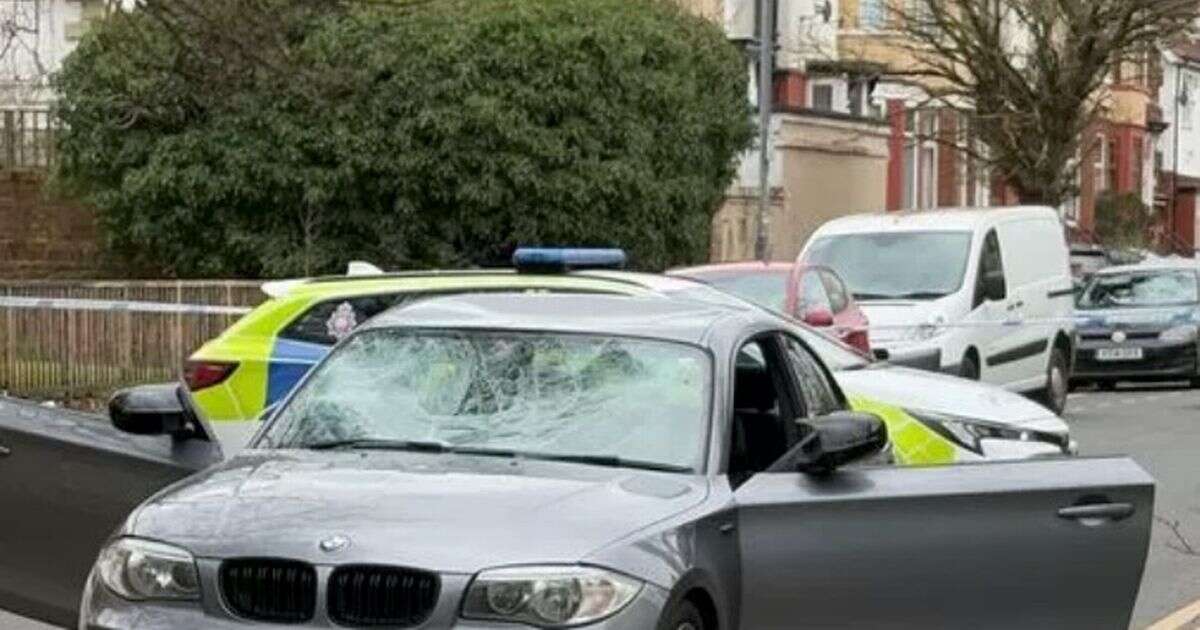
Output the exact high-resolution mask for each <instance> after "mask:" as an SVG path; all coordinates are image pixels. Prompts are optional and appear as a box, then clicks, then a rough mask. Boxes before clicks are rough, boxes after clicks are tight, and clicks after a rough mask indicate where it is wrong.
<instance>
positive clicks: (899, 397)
mask: <svg viewBox="0 0 1200 630" xmlns="http://www.w3.org/2000/svg"><path fill="white" fill-rule="evenodd" d="M837 380H838V383H839V384H840V385H841V386H842V389H844V390H845V391H846V393H847V394H848V395H854V396H862V397H864V398H869V399H871V400H873V401H875V402H881V403H884V404H888V405H892V406H895V407H900V408H903V409H912V410H917V411H932V412H934V413H940V414H946V415H953V416H961V417H965V418H973V419H976V420H985V421H988V422H995V423H999V424H1006V425H1009V426H1012V427H1017V428H1024V429H1036V430H1039V431H1049V432H1054V433H1061V434H1064V435H1065V434H1067V433H1068V432H1069V428H1068V427H1067V423H1066V422H1064V421H1063V420H1062V419H1061V418H1058V417H1057V416H1055V415H1054V414H1053V413H1052V412H1050V411H1049V410H1047V409H1046V408H1045V407H1043V406H1041V405H1039V404H1037V403H1035V402H1033V401H1032V400H1029V399H1028V398H1026V397H1024V396H1021V395H1020V394H1014V393H1013V392H1010V391H1008V390H1005V389H1001V388H999V387H995V386H992V385H984V384H981V383H976V382H973V381H968V380H965V379H961V378H958V377H954V376H947V375H945V374H937V373H934V372H923V371H920V370H912V369H908V368H902V367H884V368H878V369H867V370H856V371H850V372H838V373H837Z"/></svg>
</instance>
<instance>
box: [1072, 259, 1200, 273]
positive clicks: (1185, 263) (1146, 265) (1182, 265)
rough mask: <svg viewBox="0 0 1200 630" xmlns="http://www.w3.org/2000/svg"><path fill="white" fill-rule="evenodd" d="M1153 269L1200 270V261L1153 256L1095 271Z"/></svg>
mask: <svg viewBox="0 0 1200 630" xmlns="http://www.w3.org/2000/svg"><path fill="white" fill-rule="evenodd" d="M1153 271H1200V262H1198V261H1196V260H1194V259H1191V258H1181V257H1171V258H1152V259H1149V260H1145V261H1142V262H1140V263H1136V264H1133V265H1114V266H1112V267H1105V268H1103V269H1100V270H1098V271H1096V272H1095V275H1097V276H1109V275H1119V274H1123V273H1143V272H1153Z"/></svg>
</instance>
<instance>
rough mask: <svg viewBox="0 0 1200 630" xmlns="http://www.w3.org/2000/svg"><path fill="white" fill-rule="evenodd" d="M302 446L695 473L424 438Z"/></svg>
mask: <svg viewBox="0 0 1200 630" xmlns="http://www.w3.org/2000/svg"><path fill="white" fill-rule="evenodd" d="M301 448H305V449H308V450H313V451H332V450H338V449H349V450H379V451H415V452H419V453H453V454H455V455H484V456H489V457H511V458H514V459H536V460H543V461H554V462H571V463H575V464H591V465H593V466H609V467H612V468H639V469H642V470H660V471H663V472H676V473H690V472H694V471H693V470H692V468H690V467H688V466H677V465H675V464H662V463H658V462H645V461H640V460H636V459H624V458H621V457H617V456H616V455H557V454H554V453H528V452H525V451H515V450H512V449H502V448H495V449H493V448H481V447H476V446H453V445H451V444H447V443H446V442H435V441H421V440H384V439H377V438H354V439H347V440H330V441H328V442H316V443H313V444H306V445H304V446H302V447H301Z"/></svg>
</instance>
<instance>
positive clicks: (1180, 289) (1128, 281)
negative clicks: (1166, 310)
mask: <svg viewBox="0 0 1200 630" xmlns="http://www.w3.org/2000/svg"><path fill="white" fill-rule="evenodd" d="M1198 301H1200V284H1198V283H1197V279H1196V274H1195V272H1192V271H1142V272H1130V273H1108V274H1099V275H1097V276H1095V277H1094V278H1093V279H1092V282H1091V284H1089V285H1088V286H1087V288H1086V289H1084V291H1083V295H1082V296H1080V298H1079V303H1078V304H1077V306H1078V307H1079V308H1081V309H1097V308H1123V307H1162V306H1185V305H1190V304H1195V303H1196V302H1198Z"/></svg>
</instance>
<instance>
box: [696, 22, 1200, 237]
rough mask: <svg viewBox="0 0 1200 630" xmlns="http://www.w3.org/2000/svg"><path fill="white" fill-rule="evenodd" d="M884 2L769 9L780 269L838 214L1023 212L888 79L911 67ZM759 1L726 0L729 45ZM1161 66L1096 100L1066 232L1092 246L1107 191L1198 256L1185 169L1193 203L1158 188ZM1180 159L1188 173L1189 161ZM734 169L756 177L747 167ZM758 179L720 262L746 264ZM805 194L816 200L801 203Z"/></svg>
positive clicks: (920, 100) (733, 199)
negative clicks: (1151, 213)
mask: <svg viewBox="0 0 1200 630" xmlns="http://www.w3.org/2000/svg"><path fill="white" fill-rule="evenodd" d="M892 1H895V0H794V1H792V0H786V1H780V2H778V3H777V11H778V18H777V26H776V30H777V37H778V39H779V50H780V60H779V63H778V64H777V69H776V72H775V76H774V77H773V78H772V80H773V82H774V88H775V89H774V94H775V112H776V118H777V120H776V121H775V125H774V127H775V129H774V139H775V141H776V143H775V145H774V152H775V156H776V160H775V163H776V164H778V170H779V172H778V173H772V177H771V181H772V198H773V200H774V211H773V214H772V230H771V234H772V241H773V245H774V247H773V248H772V250H773V251H772V254H773V257H774V258H776V259H787V258H790V257H791V256H793V255H794V254H795V251H796V249H797V248H798V246H799V243H803V241H804V239H806V238H807V236H808V234H809V233H811V230H812V228H813V227H814V224H817V223H820V222H822V221H824V220H826V219H828V218H831V217H833V216H838V215H842V214H847V213H852V212H860V211H866V210H871V211H879V210H891V211H898V210H908V209H932V208H942V207H956V206H990V205H1010V204H1014V203H1017V202H1018V199H1017V197H1016V194H1015V192H1014V191H1013V190H1012V189H1011V187H1009V186H1008V185H1006V183H1005V182H1004V181H1001V180H1000V179H998V178H996V177H994V176H993V175H992V174H991V173H989V172H988V169H986V168H985V167H984V166H983V165H981V164H979V163H978V162H977V161H976V160H973V159H970V158H969V157H968V156H967V154H965V153H964V152H962V151H959V150H956V149H955V147H954V145H956V144H958V145H962V144H965V143H969V142H971V139H970V138H969V137H967V135H966V133H965V124H964V123H963V121H960V120H959V117H958V115H957V114H955V113H954V112H953V111H950V110H948V109H938V108H936V107H931V106H930V104H929V97H928V95H927V94H926V93H925V92H924V91H923V90H922V89H921V88H920V86H919V85H918V84H914V83H913V82H902V81H897V80H892V79H889V78H888V77H890V76H895V74H896V71H898V70H903V69H905V68H906V67H907V66H908V65H909V64H911V61H910V58H909V56H908V54H907V52H906V50H905V49H904V47H903V46H901V45H900V44H901V41H902V40H901V39H900V38H901V35H900V34H899V33H898V32H897V31H896V30H895V28H894V24H892V23H891V21H892V20H893V19H894V18H893V14H894V12H893V11H892V10H891V9H890V8H889V5H888V3H889V2H892ZM697 3H698V0H697V2H694V3H692V4H697ZM700 4H705V5H706V7H705V10H706V13H705V14H706V15H713V14H714V4H715V2H713V1H709V2H703V3H700ZM758 4H759V3H758V2H756V1H755V0H726V2H725V6H724V20H725V26H726V29H727V30H728V31H729V33H730V36H731V37H733V38H734V39H735V40H736V39H740V38H743V37H753V36H754V34H755V31H754V29H753V26H752V25H753V22H754V18H753V16H754V14H755V10H756V7H757V6H758ZM747 16H749V18H747ZM1168 55H1169V53H1168ZM1163 59H1164V58H1163V57H1162V56H1160V55H1159V53H1158V51H1154V52H1152V53H1148V54H1147V55H1145V57H1144V58H1143V59H1142V60H1141V61H1139V62H1136V63H1127V64H1124V65H1122V66H1121V67H1120V68H1118V69H1116V70H1114V72H1113V73H1112V76H1111V77H1109V80H1108V81H1107V84H1106V88H1105V92H1106V93H1105V94H1101V95H1098V98H1100V99H1102V100H1103V101H1104V102H1105V103H1106V104H1107V107H1106V109H1105V112H1104V115H1103V117H1102V119H1101V120H1099V121H1097V123H1096V124H1095V126H1094V127H1093V129H1092V131H1091V132H1090V133H1089V135H1090V136H1091V137H1090V138H1087V139H1085V141H1084V142H1083V147H1084V148H1083V153H1082V155H1080V156H1079V163H1080V168H1079V169H1078V172H1077V180H1076V184H1077V187H1078V190H1079V194H1078V196H1077V197H1076V198H1075V199H1072V200H1070V201H1069V202H1068V203H1066V204H1064V206H1063V207H1062V208H1061V213H1062V216H1063V219H1064V223H1065V224H1066V225H1067V226H1068V227H1069V228H1070V230H1071V233H1072V237H1073V238H1074V239H1075V240H1077V241H1083V242H1088V241H1094V240H1095V235H1094V229H1095V216H1096V215H1095V209H1096V204H1097V202H1098V201H1099V200H1100V199H1101V198H1102V197H1103V196H1104V195H1105V194H1106V193H1116V194H1131V195H1136V196H1137V197H1138V198H1140V199H1141V200H1142V202H1143V203H1145V204H1146V205H1147V206H1149V207H1154V208H1156V209H1157V210H1158V215H1159V216H1160V217H1162V216H1167V215H1168V214H1169V216H1170V218H1169V219H1166V220H1164V223H1163V225H1161V226H1160V227H1159V232H1160V234H1159V236H1160V242H1162V243H1164V244H1165V245H1166V246H1168V247H1170V248H1171V249H1174V250H1176V251H1179V252H1181V253H1191V252H1192V251H1193V248H1194V246H1195V243H1196V238H1195V226H1196V224H1197V222H1196V220H1195V209H1194V206H1195V194H1194V190H1195V188H1194V186H1193V184H1194V183H1195V182H1192V181H1191V180H1186V179H1184V177H1183V172H1182V171H1181V176H1180V177H1179V178H1178V181H1179V182H1181V184H1183V190H1184V191H1185V193H1187V191H1192V194H1191V197H1188V196H1187V194H1184V196H1183V198H1182V200H1181V201H1180V202H1176V201H1173V198H1174V195H1173V194H1166V193H1164V189H1163V181H1164V177H1163V175H1164V165H1167V166H1169V165H1170V163H1171V160H1168V159H1166V158H1165V157H1164V156H1173V152H1172V151H1170V150H1164V149H1165V145H1166V144H1167V143H1168V140H1169V139H1170V138H1171V134H1170V133H1169V132H1168V130H1169V129H1170V124H1171V122H1172V121H1171V120H1170V118H1171V116H1165V115H1164V113H1163V112H1164V109H1169V107H1167V106H1164V105H1163V104H1162V103H1160V92H1161V88H1162V86H1163V76H1164V75H1163V70H1162V67H1163ZM1196 98H1200V94H1197V96H1196ZM1193 100H1195V99H1193ZM1192 115H1194V111H1193V114H1192ZM1182 118H1183V119H1188V115H1187V114H1186V113H1185V115H1184V116H1183V117H1182ZM1190 124H1191V123H1190V121H1187V120H1185V121H1182V122H1181V125H1190ZM830 127H837V128H838V129H839V130H840V131H841V132H842V134H841V135H833V136H830V134H829V133H827V132H825V131H823V130H825V129H828V128H830ZM1189 128H1190V127H1189ZM851 130H852V131H851ZM823 140H824V142H823ZM1184 146H1185V150H1186V149H1187V148H1188V147H1190V146H1192V145H1190V144H1187V143H1186V142H1185V143H1184ZM797 148H803V149H809V150H817V151H821V152H824V154H825V155H824V156H823V158H824V159H822V160H820V162H821V163H820V164H813V163H811V162H805V161H803V160H800V159H796V157H795V156H794V153H795V151H796V149H797ZM1181 155H1183V153H1181ZM834 156H836V157H834ZM850 156H854V157H850ZM868 157H869V158H871V159H868ZM747 161H748V162H755V161H756V160H747ZM1184 162H1185V164H1189V165H1190V162H1188V160H1187V159H1186V157H1185V159H1184ZM804 168H809V169H813V172H814V174H815V175H816V177H815V178H809V177H806V176H805V174H804V173H802V172H800V170H801V169H804ZM1198 168H1200V167H1198ZM742 171H743V174H754V171H753V166H752V165H751V166H747V167H743V169H742ZM1196 175H1197V176H1200V170H1198V171H1197V173H1196ZM755 181H756V180H754V179H751V178H747V177H743V178H742V179H741V180H740V181H739V183H738V184H737V185H735V188H734V189H733V190H731V192H730V198H729V201H728V202H727V203H726V206H725V208H723V209H722V210H721V212H719V213H718V215H717V218H716V220H715V222H714V232H713V257H714V258H715V259H718V260H733V259H739V258H746V257H748V256H749V255H750V254H751V251H752V245H753V236H752V234H753V230H754V229H755V227H756V225H757V222H756V220H755V216H754V213H753V212H746V211H745V208H746V206H747V201H748V200H749V199H750V198H752V197H754V196H756V195H757V184H756V183H754V182H755ZM1167 181H1169V177H1168V178H1167ZM814 198H815V199H818V200H819V201H817V202H816V203H815V204H809V203H808V201H809V200H810V199H814ZM1189 203H1190V204H1191V206H1189V205H1188V204H1189ZM749 205H750V206H753V205H754V204H752V203H751V204H749ZM1176 210H1177V211H1176ZM1168 211H1171V212H1170V213H1168ZM798 215H805V216H798Z"/></svg>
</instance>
